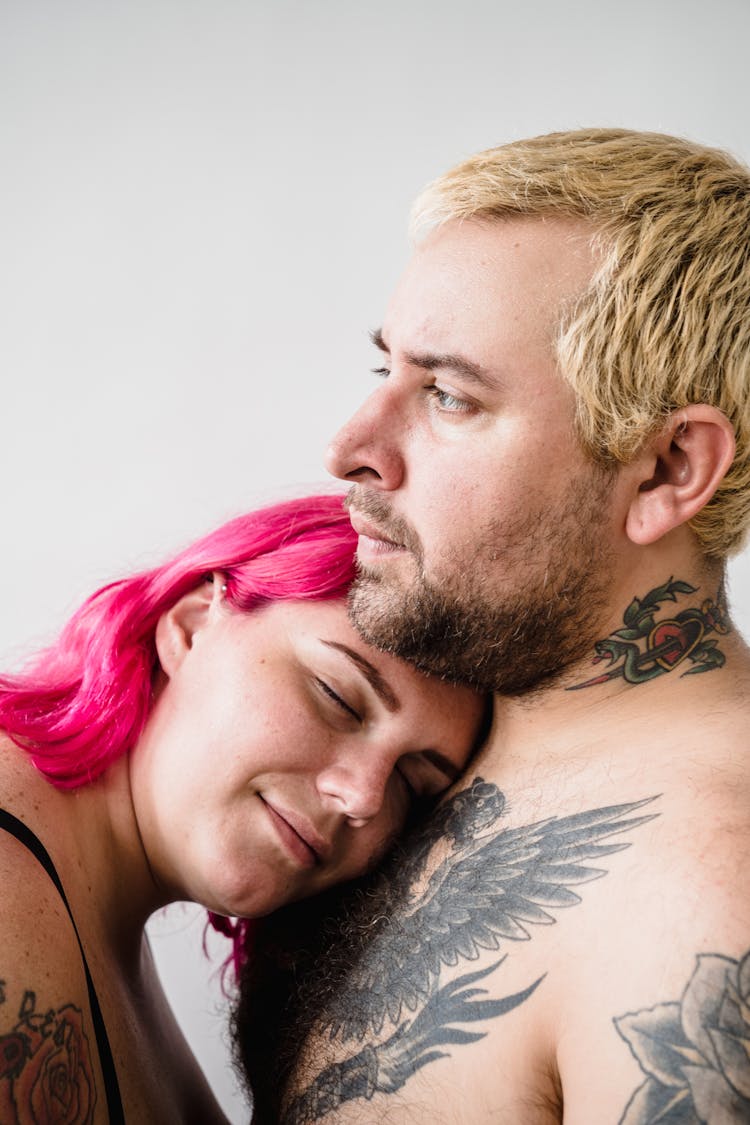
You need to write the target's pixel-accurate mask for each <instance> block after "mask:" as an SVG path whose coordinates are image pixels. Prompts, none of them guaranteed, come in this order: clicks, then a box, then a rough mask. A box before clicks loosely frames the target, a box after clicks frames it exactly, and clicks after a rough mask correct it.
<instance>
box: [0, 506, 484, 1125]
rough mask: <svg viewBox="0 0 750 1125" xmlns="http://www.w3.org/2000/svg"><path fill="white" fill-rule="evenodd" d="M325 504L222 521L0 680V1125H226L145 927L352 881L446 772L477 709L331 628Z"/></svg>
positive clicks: (329, 521)
mask: <svg viewBox="0 0 750 1125" xmlns="http://www.w3.org/2000/svg"><path fill="white" fill-rule="evenodd" d="M355 549H356V535H355V533H354V532H353V531H352V529H351V526H350V523H349V519H348V516H347V514H346V512H345V510H344V508H343V503H342V499H341V498H340V497H336V496H315V497H310V498H307V499H303V500H295V501H288V502H285V503H282V504H277V505H275V506H273V507H269V508H266V509H263V510H261V511H258V512H254V513H251V514H249V515H246V516H241V517H239V518H238V519H235V520H232V521H231V522H230V523H227V524H225V525H224V526H223V527H221V528H219V529H218V530H217V531H215V532H213V533H212V534H210V535H208V536H206V537H205V538H203V539H201V540H199V541H198V542H197V543H195V544H193V545H192V546H191V547H189V548H188V549H187V550H185V551H183V552H182V553H181V554H179V555H178V556H177V557H176V558H174V559H173V560H172V561H170V562H168V563H167V564H166V565H164V566H161V567H158V568H156V569H154V570H150V571H147V572H145V573H142V574H139V575H136V576H135V577H133V578H129V579H125V580H123V581H120V582H115V583H113V584H111V585H109V586H107V587H105V588H104V589H102V590H100V591H98V592H97V593H96V594H94V595H93V596H92V597H91V598H89V599H88V601H87V602H85V603H84V605H83V606H82V607H81V609H79V610H78V612H77V613H76V614H75V615H74V616H73V618H72V619H71V620H70V622H69V623H68V624H67V626H66V627H65V628H64V629H63V631H62V633H61V635H60V637H59V639H58V640H57V642H56V643H55V644H53V645H52V647H51V648H49V649H47V650H46V651H44V652H43V653H41V654H40V655H38V656H37V657H36V658H35V659H34V660H33V661H32V662H31V663H30V664H29V665H28V667H27V668H25V669H24V671H23V672H21V673H19V674H15V675H6V676H3V677H0V730H1V731H2V732H4V733H2V734H1V735H0V742H1V745H0V878H2V887H3V909H2V912H1V915H0V943H1V947H2V957H0V976H2V980H0V1122H3V1125H5V1123H6V1122H11V1123H14V1125H15V1123H17V1125H25V1123H26V1122H34V1123H37V1122H40V1123H41V1122H44V1123H47V1122H50V1123H51V1122H65V1123H66V1125H79V1123H84V1122H87V1123H88V1122H92V1123H93V1122H105V1121H109V1122H112V1123H114V1122H123V1121H125V1120H127V1121H128V1122H137V1123H140V1122H144V1123H145V1122H157V1121H158V1122H159V1123H160V1125H166V1123H169V1122H188V1121H192V1122H201V1123H202V1125H210V1123H211V1122H220V1121H224V1117H223V1115H222V1113H221V1111H220V1109H219V1107H218V1105H217V1104H216V1102H215V1100H214V1098H213V1096H212V1094H211V1092H210V1090H209V1089H208V1086H207V1084H206V1082H205V1079H204V1078H203V1076H202V1074H201V1073H200V1071H199V1069H198V1067H197V1064H196V1062H195V1060H194V1059H193V1057H192V1055H191V1053H190V1050H189V1048H188V1046H187V1044H186V1043H185V1041H184V1039H183V1037H182V1035H181V1033H180V1031H179V1029H178V1027H177V1024H176V1022H175V1020H174V1017H173V1016H172V1013H171V1012H170V1010H169V1006H168V1004H167V1002H166V999H165V997H164V995H163V992H162V990H161V987H160V984H159V982H158V979H157V976H156V973H155V970H154V966H153V962H152V959H151V955H150V952H149V948H148V943H147V940H146V938H145V936H144V925H145V922H146V920H147V918H148V917H149V915H150V914H151V913H153V911H155V910H156V909H158V908H160V907H162V906H164V905H166V904H167V903H169V902H172V901H175V900H190V901H195V902H198V903H201V904H202V905H204V906H205V907H206V908H207V909H208V910H209V911H210V912H211V917H212V918H214V919H215V920H216V923H217V924H218V926H219V928H222V929H224V930H225V932H228V933H230V934H232V935H233V937H234V946H235V955H236V956H237V957H241V955H242V950H243V942H244V937H245V934H244V929H243V925H242V924H241V923H235V922H232V921H230V919H247V918H256V917H260V916H263V915H265V914H268V913H270V912H271V911H273V910H275V909H276V908H277V907H279V906H282V905H284V904H286V903H288V902H291V901H293V900H296V899H299V898H302V897H305V896H307V895H311V894H315V893H317V892H319V891H323V890H325V889H326V888H328V887H330V886H332V885H333V884H335V883H337V882H340V881H343V880H347V879H352V878H354V877H355V876H357V875H359V874H361V873H363V872H364V871H365V870H366V869H367V868H368V867H369V866H371V865H372V864H373V862H374V861H375V860H376V859H377V858H378V856H379V855H381V854H382V853H383V851H384V850H385V849H386V848H387V847H388V844H389V842H390V841H391V840H392V839H393V838H394V836H395V834H396V833H397V832H398V831H399V830H400V828H401V827H402V826H403V824H404V822H405V820H406V818H407V815H408V813H409V810H410V807H411V806H412V804H413V802H414V801H415V800H419V799H420V798H432V797H436V796H437V795H438V794H439V793H441V792H442V791H443V790H444V789H446V788H447V787H448V785H449V784H450V782H451V781H452V780H454V779H455V777H457V776H458V773H459V772H460V770H461V769H462V768H463V766H464V765H465V763H466V761H467V759H468V756H469V754H470V752H471V750H472V748H473V746H474V744H475V742H476V739H477V736H478V731H479V728H480V726H481V722H482V716H483V704H482V701H481V700H480V699H479V697H478V696H476V695H474V693H473V692H471V691H470V690H469V689H468V688H463V687H454V686H449V685H446V684H444V683H442V682H439V681H436V680H433V679H430V678H428V677H426V676H424V675H422V674H421V673H419V672H417V671H416V670H415V669H413V668H411V667H409V666H407V665H405V664H403V663H401V662H400V661H398V660H396V659H395V658H394V657H392V656H389V655H386V654H384V653H381V652H378V651H376V650H375V649H372V648H370V646H368V645H367V644H365V643H364V642H363V641H362V640H361V639H360V638H359V636H358V634H357V633H356V631H355V630H354V629H353V628H352V626H351V625H350V624H349V621H348V619H347V615H346V606H345V597H346V593H347V591H348V588H349V585H350V583H351V582H352V579H353V577H354V569H355V566H354V555H355Z"/></svg>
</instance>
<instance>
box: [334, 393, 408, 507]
mask: <svg viewBox="0 0 750 1125" xmlns="http://www.w3.org/2000/svg"><path fill="white" fill-rule="evenodd" d="M402 433H403V428H402V417H401V413H400V411H399V409H398V404H397V403H396V401H395V396H394V394H393V393H391V391H390V387H389V386H388V384H385V385H384V386H382V387H379V388H378V389H377V390H376V391H374V392H373V394H371V395H370V397H369V398H368V399H367V401H366V402H365V403H364V404H363V405H362V406H361V407H360V409H359V410H358V411H357V413H356V414H355V415H354V416H353V417H352V418H350V420H349V421H348V422H347V423H345V425H344V426H342V427H341V429H340V430H339V432H338V433H337V434H336V436H335V437H334V439H333V441H332V442H331V444H330V446H329V447H328V451H327V453H326V468H327V469H328V472H329V473H332V474H333V476H335V477H340V478H341V479H342V480H349V481H356V482H357V483H361V484H368V485H370V486H371V487H373V488H381V489H384V490H386V491H391V490H393V489H396V488H398V487H399V486H400V485H401V484H402V482H403V479H404V459H403V452H402V450H401V437H402Z"/></svg>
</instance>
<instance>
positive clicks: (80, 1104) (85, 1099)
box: [0, 981, 96, 1125]
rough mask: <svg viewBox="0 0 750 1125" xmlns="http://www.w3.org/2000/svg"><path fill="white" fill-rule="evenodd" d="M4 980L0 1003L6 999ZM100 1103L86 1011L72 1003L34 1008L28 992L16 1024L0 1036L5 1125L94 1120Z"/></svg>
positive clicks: (0, 1104)
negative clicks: (86, 1030)
mask: <svg viewBox="0 0 750 1125" xmlns="http://www.w3.org/2000/svg"><path fill="white" fill-rule="evenodd" d="M3 984H4V982H2V981H0V1003H2V1002H3V1000H4V999H5V996H4V989H3ZM95 1106H96V1087H95V1084H94V1074H93V1067H92V1064H91V1052H90V1050H89V1042H88V1038H87V1036H86V1032H85V1031H84V1030H83V1016H82V1014H81V1011H80V1009H79V1008H76V1007H75V1006H74V1005H73V1004H65V1005H63V1007H61V1008H58V1009H57V1011H53V1010H52V1009H50V1010H48V1011H46V1012H43V1013H42V1012H37V1011H36V996H35V994H34V993H33V992H26V993H25V994H24V997H23V1001H22V1003H21V1009H20V1011H19V1013H18V1020H17V1022H16V1024H15V1026H14V1027H13V1028H12V1029H11V1030H10V1031H9V1032H7V1033H6V1034H4V1035H0V1121H1V1122H2V1123H3V1125H27V1123H29V1122H33V1123H34V1125H91V1122H93V1120H94V1108H95Z"/></svg>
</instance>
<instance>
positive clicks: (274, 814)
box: [261, 797, 330, 868]
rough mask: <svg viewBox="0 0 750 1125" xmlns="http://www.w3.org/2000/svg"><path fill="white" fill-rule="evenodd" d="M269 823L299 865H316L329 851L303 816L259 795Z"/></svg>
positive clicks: (327, 846) (321, 861)
mask: <svg viewBox="0 0 750 1125" xmlns="http://www.w3.org/2000/svg"><path fill="white" fill-rule="evenodd" d="M261 800H262V801H263V804H264V805H265V806H266V809H267V810H268V816H269V818H270V821H271V824H272V825H273V827H274V828H275V829H276V834H277V836H278V837H279V839H280V840H281V842H282V844H283V845H284V847H285V849H286V851H287V852H289V854H290V855H291V856H292V858H293V859H295V860H296V861H297V862H298V863H299V864H300V866H301V867H307V868H311V867H317V866H318V865H319V864H321V863H323V862H324V861H325V859H326V857H327V855H328V854H329V853H330V845H328V844H327V843H326V841H325V840H324V839H323V838H322V837H320V836H319V835H318V833H317V832H316V831H315V829H314V828H313V827H312V825H311V824H309V823H308V822H307V821H306V820H305V818H304V817H302V816H300V815H298V814H297V813H295V812H292V811H291V810H288V809H285V808H283V807H282V806H280V805H279V806H277V807H274V806H273V805H272V804H270V803H269V802H268V801H267V800H266V798H264V797H261Z"/></svg>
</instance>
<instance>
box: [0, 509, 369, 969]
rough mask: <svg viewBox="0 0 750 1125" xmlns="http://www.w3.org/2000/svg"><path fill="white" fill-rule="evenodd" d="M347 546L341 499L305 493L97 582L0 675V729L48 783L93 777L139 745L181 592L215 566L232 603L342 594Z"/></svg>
mask: <svg viewBox="0 0 750 1125" xmlns="http://www.w3.org/2000/svg"><path fill="white" fill-rule="evenodd" d="M356 542H357V537H356V535H355V533H354V531H353V530H352V527H351V524H350V523H349V517H348V515H347V514H346V511H345V509H344V506H343V497H341V496H310V497H306V498H303V499H298V500H288V501H285V502H282V503H279V504H274V505H272V506H270V507H267V508H262V509H260V510H258V511H255V512H250V513H249V514H247V515H243V516H239V517H237V519H233V520H230V522H229V523H226V524H224V525H223V526H222V527H219V528H217V530H216V531H213V532H211V533H210V534H209V535H206V536H205V537H204V538H203V539H199V540H198V541H197V542H196V543H193V544H192V545H191V546H189V547H187V548H186V549H185V550H184V551H182V552H180V554H178V555H177V556H176V557H175V558H173V559H172V560H171V561H169V562H167V563H165V564H164V565H163V566H159V567H156V568H154V569H153V570H148V571H144V572H143V573H141V574H136V575H135V576H134V577H132V578H124V579H121V580H120V581H119V582H113V583H111V584H110V585H108V586H104V587H103V588H102V589H101V590H98V591H97V592H96V593H95V594H93V595H92V596H91V597H90V598H88V599H87V601H85V602H84V603H83V605H82V606H81V607H80V609H79V610H78V611H77V612H76V613H75V614H74V615H73V616H72V617H71V619H70V621H69V622H68V623H67V625H65V627H64V628H63V630H62V632H61V633H60V636H59V637H58V639H57V641H55V643H54V644H52V645H51V646H50V647H49V648H47V649H45V650H44V651H42V652H40V653H38V654H37V655H36V656H35V657H33V658H32V659H31V661H30V662H29V664H28V665H27V666H26V668H25V669H24V670H23V671H22V672H20V673H18V674H16V675H4V676H0V729H2V730H4V731H6V733H7V734H8V735H9V736H10V738H11V739H12V740H13V741H14V742H15V743H16V744H17V745H18V746H20V747H22V748H23V749H24V750H26V751H27V752H28V754H29V756H30V757H31V760H32V761H33V763H34V765H35V766H36V767H37V769H39V770H40V771H41V772H42V773H43V774H44V775H45V777H47V778H48V779H49V781H51V782H52V783H53V784H54V785H57V786H59V787H61V788H66V789H72V788H75V787H77V786H79V785H85V784H86V783H87V782H90V781H93V780H94V779H95V778H97V777H98V776H99V775H100V774H101V773H102V772H103V771H104V770H106V769H107V767H108V766H109V765H111V763H112V762H114V761H116V760H117V759H118V758H119V757H121V755H123V754H125V753H127V752H128V751H129V750H131V749H132V748H133V746H135V744H136V742H137V741H138V738H139V736H140V734H141V731H142V730H143V726H144V724H145V722H146V719H147V717H148V713H149V710H150V708H151V701H152V681H153V674H154V671H155V669H156V647H155V642H154V632H155V629H156V623H157V621H158V620H159V618H160V617H161V615H162V614H163V613H164V612H165V611H166V610H167V609H169V608H170V607H171V606H172V605H174V603H175V602H176V601H178V599H179V598H181V597H182V596H183V594H186V593H187V592H188V591H189V590H192V589H194V588H195V587H196V586H198V585H199V584H200V583H201V582H202V581H204V580H205V578H206V576H207V575H208V574H210V573H212V572H213V571H220V572H221V573H222V574H223V576H224V581H225V582H226V584H227V593H226V597H227V600H228V601H229V602H230V604H232V605H233V606H235V607H236V608H237V609H239V610H244V611H250V610H252V609H253V608H254V607H255V606H257V605H259V604H260V603H263V602H267V601H276V600H295V599H305V600H307V599H309V600H323V599H327V598H343V597H344V596H345V595H346V593H347V591H348V589H349V586H350V585H351V582H352V579H353V578H354V573H355V563H354V554H355V550H356ZM212 921H213V919H212ZM214 924H215V925H216V928H217V929H220V930H222V931H223V932H224V933H227V934H228V936H230V937H232V939H233V941H234V946H235V952H234V962H235V965H237V963H238V962H237V959H238V957H239V959H240V960H241V959H242V950H241V948H240V947H241V945H242V942H243V941H244V937H245V930H246V926H245V925H244V924H243V923H239V924H235V923H231V922H229V920H227V919H219V918H216V920H215V923H214Z"/></svg>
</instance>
